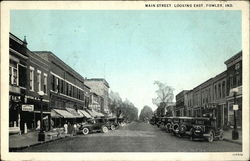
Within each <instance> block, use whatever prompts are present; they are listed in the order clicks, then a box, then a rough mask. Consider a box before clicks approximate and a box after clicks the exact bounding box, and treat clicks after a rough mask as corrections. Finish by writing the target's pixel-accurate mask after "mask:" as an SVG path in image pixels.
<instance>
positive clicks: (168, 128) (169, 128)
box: [164, 117, 173, 133]
mask: <svg viewBox="0 0 250 161" xmlns="http://www.w3.org/2000/svg"><path fill="white" fill-rule="evenodd" d="M172 121H173V117H167V118H166V120H165V123H164V124H165V129H166V132H167V133H171V132H172Z"/></svg>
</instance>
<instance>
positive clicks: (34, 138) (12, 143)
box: [9, 131, 69, 152]
mask: <svg viewBox="0 0 250 161" xmlns="http://www.w3.org/2000/svg"><path fill="white" fill-rule="evenodd" d="M38 133H39V131H31V132H28V133H27V134H22V135H18V134H15V135H10V136H9V151H10V152H12V151H17V150H21V149H24V148H27V147H31V146H36V145H39V144H43V143H47V142H52V141H55V140H59V139H62V138H65V137H68V136H69V135H68V134H64V133H61V134H60V135H58V132H57V131H49V132H45V141H43V142H39V141H38Z"/></svg>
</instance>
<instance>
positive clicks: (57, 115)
mask: <svg viewBox="0 0 250 161" xmlns="http://www.w3.org/2000/svg"><path fill="white" fill-rule="evenodd" d="M52 113H53V114H52ZM51 117H54V118H76V117H75V116H74V115H72V114H71V113H69V112H68V111H66V110H59V109H52V110H51Z"/></svg>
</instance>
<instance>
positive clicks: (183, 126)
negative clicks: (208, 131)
mask: <svg viewBox="0 0 250 161" xmlns="http://www.w3.org/2000/svg"><path fill="white" fill-rule="evenodd" d="M179 119H180V122H179V131H178V133H177V136H179V137H183V136H190V134H191V129H192V127H193V124H194V120H195V119H194V117H179Z"/></svg>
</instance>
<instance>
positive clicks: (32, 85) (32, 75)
mask: <svg viewBox="0 0 250 161" xmlns="http://www.w3.org/2000/svg"><path fill="white" fill-rule="evenodd" d="M30 90H31V91H34V68H33V67H30Z"/></svg>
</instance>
